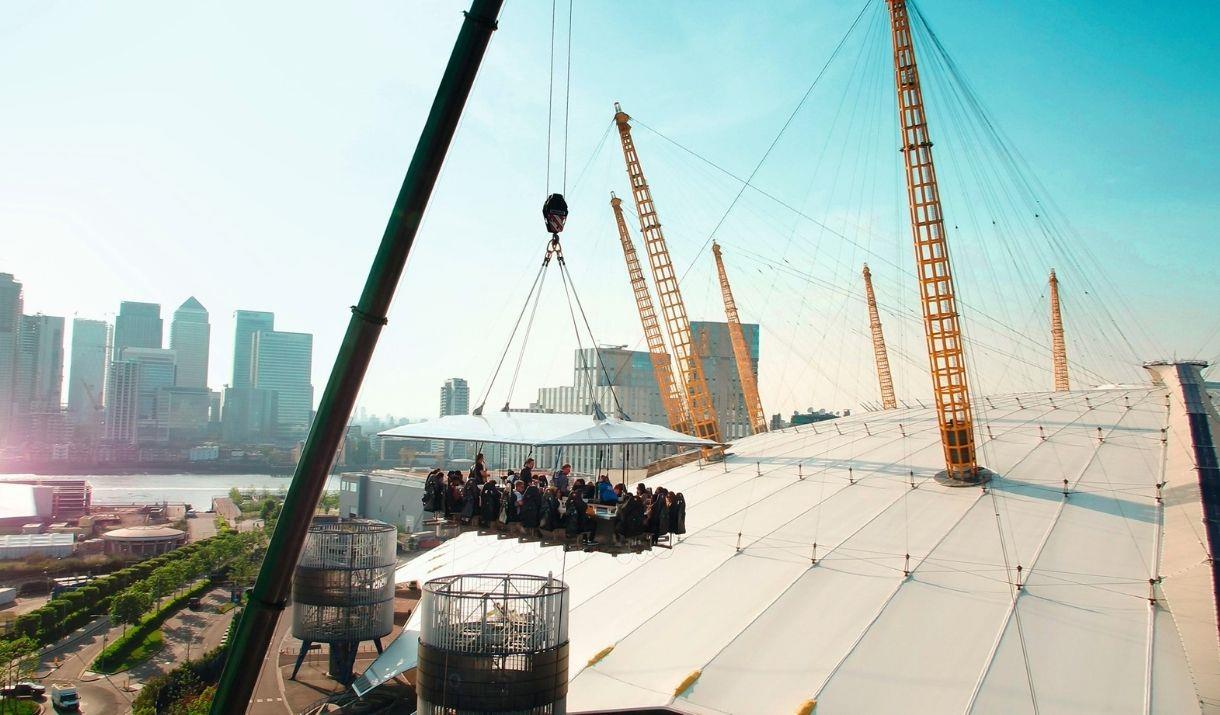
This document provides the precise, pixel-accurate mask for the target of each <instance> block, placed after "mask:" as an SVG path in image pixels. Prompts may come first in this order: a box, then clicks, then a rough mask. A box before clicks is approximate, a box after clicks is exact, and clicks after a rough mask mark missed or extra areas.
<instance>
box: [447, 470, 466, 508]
mask: <svg viewBox="0 0 1220 715" xmlns="http://www.w3.org/2000/svg"><path fill="white" fill-rule="evenodd" d="M460 511H462V473H461V472H460V471H458V470H456V469H451V470H449V476H448V477H446V479H445V518H446V519H448V518H449V517H451V516H453V515H454V514H457V513H458V512H460Z"/></svg>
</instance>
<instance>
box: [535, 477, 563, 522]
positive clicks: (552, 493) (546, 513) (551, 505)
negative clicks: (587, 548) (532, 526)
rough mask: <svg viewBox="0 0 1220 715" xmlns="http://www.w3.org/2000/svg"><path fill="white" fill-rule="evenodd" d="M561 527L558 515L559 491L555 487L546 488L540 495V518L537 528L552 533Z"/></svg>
mask: <svg viewBox="0 0 1220 715" xmlns="http://www.w3.org/2000/svg"><path fill="white" fill-rule="evenodd" d="M562 526H563V521H562V517H561V516H560V514H559V490H558V489H556V488H555V487H547V490H546V491H545V492H543V494H542V516H541V518H539V520H538V528H540V529H546V530H547V531H554V530H555V529H558V528H560V527H562Z"/></svg>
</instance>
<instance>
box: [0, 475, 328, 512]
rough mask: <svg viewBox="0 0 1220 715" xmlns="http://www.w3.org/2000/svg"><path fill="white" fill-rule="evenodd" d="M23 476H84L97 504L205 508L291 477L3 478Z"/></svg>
mask: <svg viewBox="0 0 1220 715" xmlns="http://www.w3.org/2000/svg"><path fill="white" fill-rule="evenodd" d="M21 479H84V480H86V481H88V482H89V483H90V484H91V485H93V503H94V504H132V503H136V504H152V503H156V502H170V503H177V504H181V503H186V504H190V505H191V507H193V508H194V509H197V510H200V511H205V510H207V509H210V508H211V507H212V498H213V497H223V496H228V494H229V489H231V488H233V487H237V488H238V489H240V490H242V491H248V490H255V491H267V492H282V491H285V490H287V489H288V483H289V482H290V481H292V477H290V476H288V475H283V476H273V475H270V474H96V475H95V474H83V475H81V474H74V475H71V476H46V475H37V476H36V475H32V474H4V475H0V481H14V480H21ZM338 490H339V478H338V477H334V476H332V477H330V478H329V479H327V481H326V491H328V492H329V491H338Z"/></svg>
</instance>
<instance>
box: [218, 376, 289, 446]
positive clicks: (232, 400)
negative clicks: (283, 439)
mask: <svg viewBox="0 0 1220 715" xmlns="http://www.w3.org/2000/svg"><path fill="white" fill-rule="evenodd" d="M278 398H279V393H277V392H275V391H274V390H259V389H257V388H253V387H227V388H225V391H224V406H223V408H222V409H221V413H220V414H221V417H220V434H221V439H222V440H223V441H224V443H225V444H230V445H245V444H266V443H268V442H274V441H276V426H277V424H278V422H279V409H278V407H279V405H278Z"/></svg>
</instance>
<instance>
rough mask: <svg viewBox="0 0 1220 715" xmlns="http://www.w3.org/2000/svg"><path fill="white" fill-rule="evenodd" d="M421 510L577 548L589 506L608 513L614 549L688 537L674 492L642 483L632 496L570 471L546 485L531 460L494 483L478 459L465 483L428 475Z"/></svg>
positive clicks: (593, 520)
mask: <svg viewBox="0 0 1220 715" xmlns="http://www.w3.org/2000/svg"><path fill="white" fill-rule="evenodd" d="M423 502H424V510H425V511H427V512H431V513H432V514H436V515H443V516H444V518H445V519H447V520H450V519H456V520H457V521H458V522H459V523H461V524H463V525H471V526H481V527H484V528H486V527H490V526H492V525H495V524H504V525H510V524H519V525H520V527H521V528H522V529H523V530H524V531H525V533H526V534H528V535H531V536H538V537H541V536H542V534H540V533H539V531H540V530H541V531H546V532H554V531H557V530H559V529H563V530H564V534H565V535H566V537H567V538H579V539H580V540H581V542H582V543H583V544H592V543H593V542H594V532H595V530H596V527H597V518H598V517H597V515H596V514H597V512H596V510H595V509H594V505H602V506H605V507H613V510H612V511H611V510H608V509H607V510H605V511H606V512H608V516H610V517H611V520H612V521H613V526H614V541H615V543H616V544H621V543H624V542H626V540H628V539H632V538H638V537H647V538H649V539H650V540H651V541H652V542H653V543H656V542H657V541H658V540H659V539H662V538H663V537H665V536H666V535H668V534H684V533H686V499H685V498H683V496H682V494H681V493H680V492H672V491H669V490H668V489H666V488H665V487H657V488H656V489H652V488H650V487H647V486H645V485H644V484H642V483H641V484H637V485H636V486H635V489H634V490H630V489H628V488H627V486H626V485H625V484H621V483H620V484H611V482H610V477H609V476H607V475H605V474H603V475H601V476H599V477H598V478H597V479H596V480H585V479H581V478H573V477H572V465H570V464H565V465H563V467H562V468H560V469H558V470H556V471H554V472H553V473H552V474H551V475H550V477H548V476H547V475H545V474H543V473H542V472H540V471H538V469H537V467H536V466H535V463H534V459H533V458H532V457H531V458H528V459H526V460H525V464H524V465H522V467H521V470H520V471H516V472H514V471H513V470H511V469H509V470H507V472H506V473H505V474H502V475H498V476H497V475H493V474H492V473H491V471H490V470H489V469H488V468H487V464H486V462H485V461H484V458H483V455H482V454H478V455H476V456H475V461H474V466H473V467H471V468H470V472H469V474H466V475H465V476H463V474H462V472H461V471H459V470H451V471H449V472H445V471H443V470H441V469H433V470H432V471H431V472H429V474H428V478H427V480H426V481H425V482H424V496H423Z"/></svg>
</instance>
